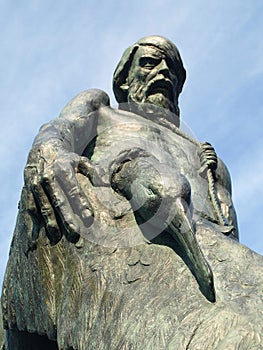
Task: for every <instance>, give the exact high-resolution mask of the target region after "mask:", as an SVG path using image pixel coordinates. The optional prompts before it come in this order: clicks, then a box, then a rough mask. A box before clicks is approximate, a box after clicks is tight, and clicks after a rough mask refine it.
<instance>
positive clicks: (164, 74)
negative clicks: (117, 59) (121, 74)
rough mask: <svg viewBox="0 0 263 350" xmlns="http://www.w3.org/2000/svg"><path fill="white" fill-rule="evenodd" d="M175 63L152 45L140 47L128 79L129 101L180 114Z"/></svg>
mask: <svg viewBox="0 0 263 350" xmlns="http://www.w3.org/2000/svg"><path fill="white" fill-rule="evenodd" d="M176 86H177V76H176V69H175V65H174V64H173V62H172V61H171V62H170V61H169V58H168V57H166V56H165V55H164V54H163V53H162V52H161V51H159V50H157V49H156V48H153V47H151V46H145V47H139V48H138V50H137V52H136V53H135V55H134V58H133V63H132V66H131V68H130V72H129V75H128V79H127V90H128V102H134V103H137V104H142V103H147V104H154V105H155V106H158V107H161V108H165V109H168V110H170V111H171V112H172V113H176V114H178V107H177V105H178V103H177V95H176Z"/></svg>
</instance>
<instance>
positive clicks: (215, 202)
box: [158, 120, 234, 234]
mask: <svg viewBox="0 0 263 350" xmlns="http://www.w3.org/2000/svg"><path fill="white" fill-rule="evenodd" d="M158 123H159V124H161V125H162V126H164V127H167V128H169V129H170V130H172V131H173V132H174V133H176V134H178V135H180V136H182V137H183V138H184V139H186V140H188V141H190V142H191V143H193V144H195V145H196V146H197V147H200V148H201V154H200V161H201V168H200V171H199V174H200V175H201V176H206V177H207V180H208V191H209V196H210V199H211V203H212V207H213V210H214V213H215V215H216V218H217V221H218V223H219V225H222V226H228V227H229V228H231V227H233V226H232V225H230V223H229V222H228V220H227V218H226V217H225V216H224V214H223V212H222V209H221V204H220V202H219V199H218V196H217V193H216V189H215V171H216V169H217V163H218V161H217V155H216V152H215V150H214V148H213V146H212V145H211V144H210V143H209V142H202V143H201V142H199V141H197V140H195V139H194V138H193V137H191V136H189V135H188V134H186V133H185V132H183V131H182V130H181V129H179V128H178V127H176V126H175V125H174V124H172V123H170V122H168V121H167V120H159V121H158ZM233 229H234V228H233ZM231 231H232V230H231ZM231 231H230V232H231ZM228 234H229V233H228Z"/></svg>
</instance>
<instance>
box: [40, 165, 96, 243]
mask: <svg viewBox="0 0 263 350" xmlns="http://www.w3.org/2000/svg"><path fill="white" fill-rule="evenodd" d="M77 163H78V159H73V158H72V159H70V161H69V159H67V158H65V159H64V158H62V159H58V160H56V162H55V165H54V169H53V171H54V176H52V173H50V169H46V174H45V175H44V181H43V186H44V188H45V191H46V192H47V193H48V194H49V196H50V200H51V202H52V205H53V207H54V209H55V211H56V212H57V213H58V216H59V218H60V220H61V224H62V226H63V227H64V228H65V230H66V235H67V237H68V239H70V240H74V241H75V240H76V239H77V237H78V235H82V234H86V233H87V230H88V228H89V227H90V226H91V224H92V223H93V216H92V207H91V205H90V203H89V201H88V199H87V198H86V196H85V194H84V193H83V191H82V189H81V187H80V186H79V184H78V181H77V179H76V168H77Z"/></svg>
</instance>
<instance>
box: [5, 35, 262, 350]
mask: <svg viewBox="0 0 263 350" xmlns="http://www.w3.org/2000/svg"><path fill="white" fill-rule="evenodd" d="M185 77H186V73H185V69H184V66H183V63H182V60H181V57H180V54H179V51H178V49H177V48H176V46H175V45H174V44H173V43H172V42H170V41H169V40H168V39H166V38H163V37H160V36H151V37H145V38H142V39H141V40H139V41H138V42H136V43H135V44H134V45H133V46H131V47H129V48H128V49H127V50H126V51H125V52H124V54H123V56H122V58H121V60H120V62H119V64H118V66H117V68H116V70H115V73H114V79H113V90H114V93H115V97H116V99H117V101H118V102H119V108H118V109H113V108H111V107H110V102H109V97H108V95H107V94H106V93H105V92H103V91H101V90H95V89H93V90H87V91H84V92H82V93H80V94H79V95H78V96H76V97H75V98H74V99H73V100H72V101H71V102H70V103H69V104H68V105H67V106H66V107H65V108H64V109H63V111H62V112H61V114H60V116H59V118H57V119H54V120H52V121H51V122H49V123H47V124H45V125H44V126H42V128H41V129H40V131H39V134H38V135H37V137H36V138H35V140H34V143H33V146H32V149H31V151H30V154H29V157H28V161H27V165H26V168H25V185H24V188H23V191H22V196H21V201H20V206H19V213H18V220H17V225H16V229H15V233H14V239H13V243H12V247H11V251H10V258H9V262H8V266H7V271H6V276H5V281H4V286H3V294H2V306H3V319H4V327H5V329H6V347H7V348H8V349H12V350H16V349H24V348H25V349H28V348H29V344H33V348H37V349H42V348H43V349H44V348H45V349H46V348H49V349H75V350H77V349H78V350H87V349H91V350H93V349H105V350H106V349H116V350H117V349H118V350H119V349H149V350H150V349H197V348H200V347H202V348H205V349H216V348H217V349H219V348H220V349H225V348H231V346H232V348H235V347H236V346H237V345H238V346H243V348H244V349H250V348H251V349H252V348H253V349H254V348H255V349H256V348H257V346H259V344H260V343H261V340H262V339H261V334H262V329H261V328H262V327H261V326H260V318H261V317H262V315H261V313H260V311H259V310H260V307H259V304H260V305H262V289H261V287H260V283H259V282H257V281H259V280H262V279H263V259H262V257H260V256H258V255H257V254H255V253H254V252H252V251H250V250H249V249H248V248H245V247H243V246H242V245H241V244H239V243H238V228H237V220H236V214H235V210H234V207H233V203H232V199H231V181H230V176H229V173H228V171H227V169H226V167H225V165H224V164H223V162H222V161H221V160H220V159H219V158H218V157H217V155H216V153H215V150H214V148H213V147H212V146H211V145H210V144H209V143H199V142H198V141H197V140H195V139H194V138H193V137H191V136H190V135H188V134H186V133H185V132H183V131H181V130H180V128H179V126H180V113H179V107H178V98H179V94H180V92H181V91H182V87H183V84H184V81H185ZM253 267H254V269H253ZM256 270H257V279H255V278H253V271H256ZM251 271H252V272H251ZM258 276H260V278H258ZM248 295H249V298H248ZM207 332H209V335H210V337H209V339H208V337H207ZM41 344H42V345H41ZM43 344H44V345H43ZM30 346H31V345H30ZM43 346H44V347H43ZM258 348H259V347H258Z"/></svg>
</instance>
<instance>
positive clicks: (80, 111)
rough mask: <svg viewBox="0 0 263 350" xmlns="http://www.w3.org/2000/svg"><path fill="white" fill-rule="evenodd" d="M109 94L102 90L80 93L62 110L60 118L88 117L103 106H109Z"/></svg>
mask: <svg viewBox="0 0 263 350" xmlns="http://www.w3.org/2000/svg"><path fill="white" fill-rule="evenodd" d="M109 105H110V98H109V96H108V94H107V93H106V92H105V91H103V90H100V89H89V90H85V91H82V92H80V93H79V94H78V95H77V96H75V97H74V98H73V99H72V100H71V101H70V102H69V103H68V104H67V105H66V106H65V107H64V108H63V110H62V112H61V113H60V117H62V118H68V116H69V115H70V116H73V115H87V114H88V113H91V112H94V111H96V110H98V109H99V108H100V107H102V106H109Z"/></svg>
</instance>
